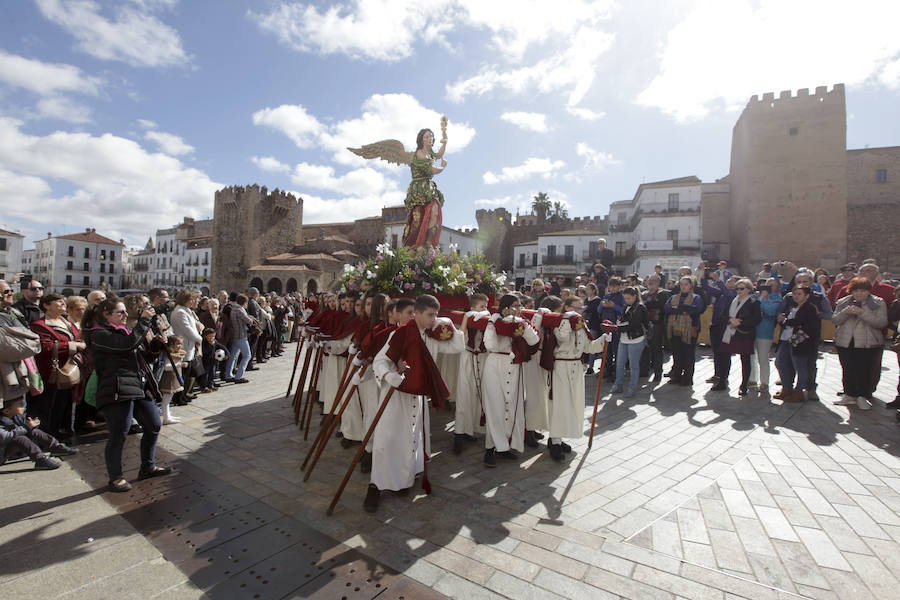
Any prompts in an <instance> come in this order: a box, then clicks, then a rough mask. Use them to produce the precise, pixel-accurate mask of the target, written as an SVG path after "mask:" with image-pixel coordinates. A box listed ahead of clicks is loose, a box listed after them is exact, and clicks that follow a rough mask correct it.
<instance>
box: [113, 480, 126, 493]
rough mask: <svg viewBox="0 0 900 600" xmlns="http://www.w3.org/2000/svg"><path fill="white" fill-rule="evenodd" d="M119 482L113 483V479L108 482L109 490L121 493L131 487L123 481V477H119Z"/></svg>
mask: <svg viewBox="0 0 900 600" xmlns="http://www.w3.org/2000/svg"><path fill="white" fill-rule="evenodd" d="M119 481H121V483H115V482H114V481H110V482H109V491H111V492H116V493H121V492H127V491H128V490H130V489H131V484H130V483H128V482H127V481H125V479H120V480H119Z"/></svg>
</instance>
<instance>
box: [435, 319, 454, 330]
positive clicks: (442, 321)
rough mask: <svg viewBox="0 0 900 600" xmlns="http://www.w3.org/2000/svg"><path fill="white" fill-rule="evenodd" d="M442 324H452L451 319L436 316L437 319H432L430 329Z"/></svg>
mask: <svg viewBox="0 0 900 600" xmlns="http://www.w3.org/2000/svg"><path fill="white" fill-rule="evenodd" d="M442 324H443V325H452V324H453V321H451V320H450V319H448V318H447V317H438V318H437V319H435V321H434V327H432V329H437V328H438V327H440V326H441V325H442Z"/></svg>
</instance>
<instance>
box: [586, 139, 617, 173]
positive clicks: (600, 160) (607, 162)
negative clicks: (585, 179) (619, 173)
mask: <svg viewBox="0 0 900 600" xmlns="http://www.w3.org/2000/svg"><path fill="white" fill-rule="evenodd" d="M575 153H576V154H577V155H578V156H580V157H582V158H583V159H584V165H585V167H586V168H587V169H589V170H592V171H599V170H601V169H605V168H606V167H618V166H620V165H621V164H622V161H620V160H618V159H616V158H615V157H614V156H613V155H612V154H610V153H608V152H600V151H599V150H594V149H593V148H591V147H590V146H588V145H587V144H586V143H584V142H578V144H577V145H576V146H575Z"/></svg>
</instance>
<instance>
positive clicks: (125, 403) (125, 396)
mask: <svg viewBox="0 0 900 600" xmlns="http://www.w3.org/2000/svg"><path fill="white" fill-rule="evenodd" d="M155 316H156V312H155V311H154V310H153V308H152V307H150V306H147V307H145V308H144V309H143V310H142V311H141V313H140V317H139V318H138V320H137V323H135V325H134V328H133V329H128V328H127V327H126V326H125V324H126V320H127V318H128V311H127V310H126V309H125V304H124V303H123V302H122V301H121V300H119V299H118V298H109V299H107V300H104V301H103V302H101V303H100V304H98V305H96V306H93V307H91V308H90V309H88V311H87V312H86V313H85V315H84V319H83V320H82V330H83V331H84V336H85V339H86V341H87V347H88V350H89V351H90V353H91V356H92V357H93V360H94V370H95V372H96V374H97V395H96V404H97V408H98V409H100V410H101V411H103V415H104V416H105V417H106V425H107V428H108V429H109V438H108V439H107V441H106V453H105V457H106V470H107V473H108V475H109V489H110V491H113V492H127V491H128V490H130V489H131V484H130V483H128V481H127V480H126V479H125V478H124V477H123V476H122V448H123V447H124V445H125V438H126V437H127V436H128V430H129V428H130V427H131V419H132V417H134V419H136V420H137V422H138V423H139V424H140V425H141V427H142V428H143V430H144V432H143V435H142V437H141V468H140V471H138V479H139V480H141V479H147V478H150V477H159V476H160V475H168V474H169V473H171V472H172V470H171V469H170V468H169V467H159V466H157V465H156V459H155V453H156V439H157V437H158V436H159V429H160V427H161V423H160V419H159V410H158V409H157V408H156V401H157V400H159V399H160V395H159V388H158V387H157V384H156V379H155V377H154V376H153V373H152V371H151V368H150V365H149V360H152V358H153V357H154V356H155V355H156V354H158V353H159V351H160V347H161V344H160V337H161V335H162V334H160V336H158V337H156V338H154V340H153V341H152V342H149V343H148V341H147V332H148V330H149V329H150V326H151V319H153V318H154V317H155Z"/></svg>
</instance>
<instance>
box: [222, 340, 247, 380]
mask: <svg viewBox="0 0 900 600" xmlns="http://www.w3.org/2000/svg"><path fill="white" fill-rule="evenodd" d="M238 356H240V357H241V361H240V362H239V363H238V366H237V369H236V370H235V372H234V373H233V374H232V372H231V371H232V369H234V363H235V361H236V360H237V358H238ZM249 362H250V342H249V341H248V340H247V338H237V339H235V340H232V342H231V348H229V349H228V362H227V363H226V364H225V377H226V378H230V377H234V378H235V379H242V378H243V377H244V370H245V369H246V368H247V364H248V363H249Z"/></svg>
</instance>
